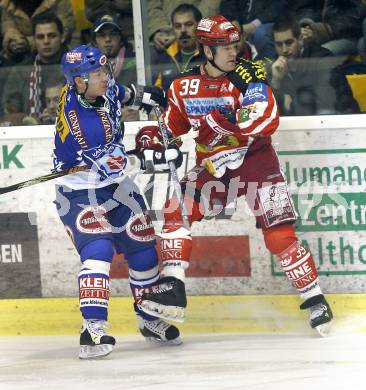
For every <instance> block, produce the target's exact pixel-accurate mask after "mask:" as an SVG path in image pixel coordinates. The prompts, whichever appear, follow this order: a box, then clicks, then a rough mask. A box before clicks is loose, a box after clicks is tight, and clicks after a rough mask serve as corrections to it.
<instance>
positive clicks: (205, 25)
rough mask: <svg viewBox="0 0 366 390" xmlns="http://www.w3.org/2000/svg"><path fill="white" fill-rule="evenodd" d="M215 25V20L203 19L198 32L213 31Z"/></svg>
mask: <svg viewBox="0 0 366 390" xmlns="http://www.w3.org/2000/svg"><path fill="white" fill-rule="evenodd" d="M214 24H215V22H214V21H213V20H210V19H201V20H200V22H199V23H198V26H197V30H200V31H207V32H209V31H211V28H212V26H213V25H214Z"/></svg>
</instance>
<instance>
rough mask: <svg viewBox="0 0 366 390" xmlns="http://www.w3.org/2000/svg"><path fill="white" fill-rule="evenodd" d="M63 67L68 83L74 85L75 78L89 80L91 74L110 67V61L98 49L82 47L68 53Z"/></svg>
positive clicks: (63, 61)
mask: <svg viewBox="0 0 366 390" xmlns="http://www.w3.org/2000/svg"><path fill="white" fill-rule="evenodd" d="M61 65H62V72H63V74H64V76H65V78H66V80H67V83H68V84H69V85H73V84H74V77H77V76H79V77H83V78H84V79H88V76H89V73H90V72H93V71H94V70H96V69H98V68H101V67H103V66H106V65H108V60H107V57H106V55H105V54H103V53H102V52H101V51H100V50H99V49H97V48H96V47H94V46H88V45H81V46H76V47H74V48H72V49H71V50H69V51H67V52H66V53H65V54H64V55H63V57H62V60H61Z"/></svg>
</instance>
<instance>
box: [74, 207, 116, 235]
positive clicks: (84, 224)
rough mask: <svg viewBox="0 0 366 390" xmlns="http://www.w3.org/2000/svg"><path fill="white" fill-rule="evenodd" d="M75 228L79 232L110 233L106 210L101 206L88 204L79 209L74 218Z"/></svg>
mask: <svg viewBox="0 0 366 390" xmlns="http://www.w3.org/2000/svg"><path fill="white" fill-rule="evenodd" d="M76 228H77V229H78V230H79V231H80V232H81V233H88V234H99V233H110V232H111V231H112V228H111V225H110V223H109V221H108V219H107V216H106V210H105V208H104V207H101V206H89V207H86V208H85V209H83V210H82V211H80V213H79V215H78V217H77V219H76Z"/></svg>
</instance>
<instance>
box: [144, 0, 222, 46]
mask: <svg viewBox="0 0 366 390" xmlns="http://www.w3.org/2000/svg"><path fill="white" fill-rule="evenodd" d="M182 2H183V1H182V0H148V8H147V12H148V23H149V25H148V31H149V38H150V39H151V40H152V42H153V44H154V46H155V49H156V50H158V51H164V50H165V49H166V48H167V47H168V46H169V45H170V44H171V43H172V42H173V41H174V39H175V36H174V33H173V30H172V25H171V15H172V13H173V10H175V9H176V8H177V7H178V6H179V5H180V4H181V3H182ZM220 2H221V0H186V1H184V3H188V4H192V5H194V6H195V7H197V8H198V9H199V10H200V12H201V13H202V15H203V17H205V16H212V15H217V14H218V13H219V8H220Z"/></svg>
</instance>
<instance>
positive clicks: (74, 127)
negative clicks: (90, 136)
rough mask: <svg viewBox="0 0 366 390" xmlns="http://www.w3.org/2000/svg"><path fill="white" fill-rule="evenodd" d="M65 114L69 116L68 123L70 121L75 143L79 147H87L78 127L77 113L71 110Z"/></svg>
mask: <svg viewBox="0 0 366 390" xmlns="http://www.w3.org/2000/svg"><path fill="white" fill-rule="evenodd" d="M67 116H68V117H69V120H70V123H71V129H72V131H71V132H72V134H73V136H74V138H75V140H76V141H77V143H78V144H79V145H80V147H81V149H86V148H87V147H88V144H87V142H86V139H85V137H84V134H83V131H82V130H81V127H80V122H79V118H78V114H77V113H76V111H75V110H71V111H69V112H68V113H67Z"/></svg>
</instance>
